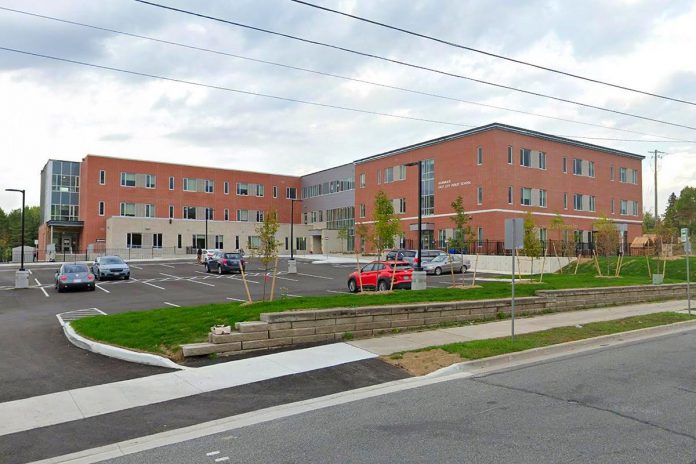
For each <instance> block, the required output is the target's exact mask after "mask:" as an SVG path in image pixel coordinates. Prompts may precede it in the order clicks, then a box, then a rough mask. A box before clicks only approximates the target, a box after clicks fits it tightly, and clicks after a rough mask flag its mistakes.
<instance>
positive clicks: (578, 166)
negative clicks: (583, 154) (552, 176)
mask: <svg viewBox="0 0 696 464" xmlns="http://www.w3.org/2000/svg"><path fill="white" fill-rule="evenodd" d="M573 175H574V176H581V175H582V160H581V159H578V158H573Z"/></svg>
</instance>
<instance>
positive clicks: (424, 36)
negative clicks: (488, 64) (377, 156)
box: [290, 0, 696, 106]
mask: <svg viewBox="0 0 696 464" xmlns="http://www.w3.org/2000/svg"><path fill="white" fill-rule="evenodd" d="M290 1H291V2H294V3H297V4H300V5H304V6H308V7H311V8H316V9H319V10H323V11H327V12H330V13H335V14H338V15H342V16H346V17H348V18H352V19H356V20H358V21H363V22H366V23H369V24H373V25H376V26H380V27H384V28H387V29H391V30H394V31H398V32H403V33H404V34H408V35H412V36H415V37H420V38H422V39H427V40H431V41H433V42H438V43H441V44H444V45H449V46H451V47H456V48H460V49H463V50H468V51H470V52H474V53H480V54H482V55H486V56H490V57H493V58H498V59H501V60H506V61H510V62H512V63H517V64H521V65H524V66H529V67H532V68H536V69H541V70H543V71H548V72H552V73H556V74H560V75H563V76H567V77H572V78H575V79H580V80H583V81H586V82H592V83H594V84H600V85H605V86H608V87H613V88H616V89H621V90H626V91H628V92H634V93H639V94H642V95H647V96H650V97H655V98H661V99H664V100H669V101H673V102H677V103H684V104H687V105H693V106H696V102H692V101H689V100H684V99H681V98H676V97H670V96H667V95H661V94H657V93H653V92H648V91H646V90H640V89H636V88H633V87H628V86H625V85H620V84H614V83H611V82H607V81H603V80H600V79H595V78H591V77H587V76H582V75H579V74H574V73H571V72H567V71H562V70H559V69H555V68H551V67H548V66H543V65H540V64H536V63H531V62H529V61H524V60H520V59H516V58H511V57H509V56H505V55H501V54H498V53H493V52H489V51H486V50H481V49H478V48H474V47H470V46H466V45H462V44H458V43H455V42H451V41H449V40H445V39H440V38H437V37H433V36H430V35H427V34H423V33H419V32H415V31H411V30H409V29H404V28H401V27H397V26H393V25H390V24H387V23H383V22H380V21H375V20H372V19H368V18H365V17H362V16H357V15H353V14H350V13H346V12H344V11H340V10H335V9H333V8H329V7H326V6H322V5H317V4H315V3H310V2H307V1H304V0H290Z"/></svg>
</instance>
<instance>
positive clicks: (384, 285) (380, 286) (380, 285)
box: [377, 280, 389, 292]
mask: <svg viewBox="0 0 696 464" xmlns="http://www.w3.org/2000/svg"><path fill="white" fill-rule="evenodd" d="M388 288H389V286H388V285H387V281H386V280H380V281H379V283H378V284H377V290H379V291H380V292H384V291H386V290H387V289H388Z"/></svg>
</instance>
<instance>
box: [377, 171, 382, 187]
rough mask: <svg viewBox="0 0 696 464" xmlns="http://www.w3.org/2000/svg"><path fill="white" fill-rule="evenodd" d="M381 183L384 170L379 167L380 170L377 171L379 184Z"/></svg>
mask: <svg viewBox="0 0 696 464" xmlns="http://www.w3.org/2000/svg"><path fill="white" fill-rule="evenodd" d="M381 183H382V170H381V169H379V170H378V171H377V185H379V184H381Z"/></svg>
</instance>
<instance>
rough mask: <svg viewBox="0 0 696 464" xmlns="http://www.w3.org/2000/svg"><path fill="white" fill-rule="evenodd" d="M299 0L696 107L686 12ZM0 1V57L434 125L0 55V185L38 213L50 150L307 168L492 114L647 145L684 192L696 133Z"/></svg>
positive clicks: (635, 109) (457, 69) (617, 104)
mask: <svg viewBox="0 0 696 464" xmlns="http://www.w3.org/2000/svg"><path fill="white" fill-rule="evenodd" d="M155 1H157V0H155ZM312 1H313V2H316V3H319V4H321V5H325V6H328V7H332V8H335V9H338V10H342V11H345V12H349V13H352V14H355V15H358V16H363V17H367V18H370V19H373V20H376V21H381V22H385V23H389V24H392V25H395V26H399V27H402V28H405V29H409V30H413V31H417V32H420V33H423V34H427V35H431V36H435V37H438V38H442V39H445V40H448V41H451V42H455V43H458V44H462V45H466V46H469V47H475V48H479V49H483V50H487V51H490V52H494V53H497V54H502V55H506V56H510V57H514V58H517V59H521V60H526V61H531V62H534V63H537V64H541V65H545V66H550V67H555V68H558V69H562V70H564V71H567V72H571V73H575V74H580V75H584V76H589V77H593V78H595V79H600V80H606V81H610V82H612V83H617V84H621V85H624V86H628V87H634V88H638V89H641V90H646V91H649V92H653V93H657V94H661V95H667V96H671V97H675V98H680V99H684V100H689V101H692V102H694V101H696V60H694V59H693V54H694V51H693V46H694V44H696V28H694V26H693V25H694V24H696V2H693V1H656V0H652V1H644V2H642V1H637V0H636V1H634V0H624V1H618V0H617V1H609V0H597V1H592V0H586V1H582V2H576V1H571V0H565V1H534V0H529V1H523V2H511V1H495V0H493V1H482V0H480V1H467V0H429V1H426V0H312ZM159 3H161V4H165V5H168V6H174V7H178V8H182V9H187V10H190V11H195V12H197V13H201V14H205V15H208V16H214V17H218V18H223V19H226V20H229V21H234V22H238V23H243V24H247V25H250V26H255V27H260V28H266V29H271V30H274V31H278V32H282V33H286V34H291V35H296V36H300V37H303V38H307V39H311V40H316V41H321V42H325V43H329V44H333V45H338V46H341V47H344V48H350V49H354V50H359V51H362V52H366V53H371V54H375V55H380V56H384V57H388V58H390V59H394V60H401V61H407V62H409V63H414V64H417V65H420V66H426V67H429V68H435V69H438V70H443V71H446V72H449V73H455V74H459V75H464V76H470V77H474V78H477V79H482V80H487V81H492V82H496V83H500V84H504V85H508V86H512V87H516V88H522V89H526V90H530V91H535V92H542V93H546V94H549V95H553V96H558V97H561V98H565V99H570V100H576V101H581V102H584V103H588V104H591V105H596V106H601V107H606V108H611V109H615V110H619V111H623V112H627V113H634V114H638V115H641V116H645V117H649V118H653V119H660V120H664V121H668V122H672V123H676V124H682V125H687V126H696V106H693V105H688V104H683V103H677V102H670V101H666V100H663V99H659V98H654V97H649V96H645V95H639V94H635V93H631V92H627V91H622V90H618V89H612V88H608V87H605V86H601V85H596V84H591V83H588V82H584V81H581V80H578V79H573V78H568V77H564V76H559V75H554V74H551V73H549V72H546V71H542V70H538V69H533V68H530V67H526V66H521V65H518V64H514V63H510V62H506V61H502V60H499V59H495V58H492V57H487V56H484V55H481V54H477V53H473V52H469V51H466V50H462V49H458V48H454V47H451V46H447V45H443V44H438V43H434V42H432V41H427V40H424V39H420V38H417V37H412V36H409V35H405V34H403V33H399V32H396V31H390V30H387V29H384V28H381V27H379V26H375V25H370V24H366V23H362V22H359V21H356V20H354V19H351V18H346V17H342V16H339V15H336V14H333V13H328V12H325V11H320V10H317V9H314V8H310V7H307V6H304V5H300V4H297V3H294V2H291V1H290V0H224V1H222V0H199V1H196V2H191V1H183V0H160V1H159ZM0 7H1V8H3V9H0V47H4V48H12V49H16V50H21V51H25V52H31V53H36V54H43V55H50V56H54V57H58V58H65V59H70V60H76V61H81V62H85V63H90V64H94V65H99V66H107V67H112V68H119V69H123V70H128V71H135V72H138V73H145V74H150V75H156V76H161V77H167V78H172V79H179V80H185V81H190V82H195V83H199V84H205V85H207V86H217V87H224V88H226V89H235V90H240V91H246V92H254V93H261V94H267V95H273V96H278V97H284V98H290V99H295V100H304V101H307V102H315V103H319V104H323V105H333V106H341V107H348V108H353V109H359V110H365V111H368V112H377V113H384V114H390V115H397V116H405V117H410V118H420V119H428V120H432V121H436V122H425V121H416V120H409V119H399V118H394V117H389V116H381V115H375V114H369V113H360V112H355V111H346V110H340V109H334V108H326V107H320V106H311V105H307V104H301V103H297V102H290V101H283V100H277V99H271V98H266V97H261V96H252V95H248V94H240V93H235V92H232V91H230V90H216V89H212V88H209V87H204V86H196V85H192V84H185V83H177V82H172V81H166V80H161V79H156V78H150V77H142V76H137V75H129V74H125V73H120V72H116V71H109V70H103V69H97V68H93V67H92V68H91V67H86V66H82V65H77V64H71V63H66V62H59V61H55V60H50V59H45V58H40V57H36V56H28V55H22V54H18V53H16V52H10V51H5V50H0V121H2V123H1V124H0V159H2V165H1V167H0V187H1V189H0V190H4V189H5V188H8V187H9V188H26V189H27V202H28V204H38V201H39V184H40V178H39V174H40V171H41V168H42V167H43V165H44V164H45V162H46V160H47V159H48V158H54V159H66V160H75V161H79V160H80V159H82V157H84V156H85V155H86V154H88V153H93V154H100V155H107V156H118V157H126V158H134V159H146V160H161V161H165V160H166V161H172V162H181V163H186V164H199V165H203V166H214V167H225V168H230V169H246V170H258V171H267V172H275V173H290V174H303V173H307V172H311V171H314V170H319V169H324V168H327V167H330V166H334V165H338V164H343V163H346V162H350V161H352V160H355V159H358V158H361V157H365V156H368V155H371V154H374V153H378V152H381V151H385V150H389V149H392V148H398V147H401V146H404V145H407V144H411V143H415V142H419V141H422V140H425V139H428V138H432V137H437V136H441V135H445V134H449V133H453V132H457V131H459V130H464V129H466V128H468V127H470V126H479V125H484V124H488V123H491V122H494V121H497V122H503V123H508V124H513V125H517V126H521V127H525V128H530V129H535V130H540V131H544V132H549V133H553V134H558V135H564V136H570V137H577V138H579V137H596V138H607V139H616V140H590V139H585V140H586V141H593V142H594V143H597V144H602V145H607V146H610V147H614V148H618V149H621V150H626V151H631V152H634V153H639V154H644V155H648V151H651V150H655V149H657V150H660V151H664V152H667V155H665V156H664V158H663V159H661V160H660V161H659V168H658V172H659V181H658V186H659V189H658V193H659V195H660V203H661V206H660V209H663V207H664V206H663V204H664V201H665V200H666V196H667V195H668V194H669V192H672V191H676V192H678V191H679V190H681V188H683V187H684V186H686V185H689V184H691V185H694V184H696V181H695V180H696V143H695V142H694V141H696V130H693V129H687V128H679V127H675V126H670V125H665V124H659V123H655V122H649V121H645V120H640V119H637V118H632V117H628V116H621V115H617V114H612V113H609V112H603V111H599V110H594V109H588V108H582V107H579V106H575V105H571V104H567V103H562V102H558V101H553V100H551V99H546V98H540V97H534V96H530V95H525V94H522V93H518V92H514V91H509V90H504V89H500V88H495V87H492V86H488V85H483V84H479V83H475V82H471V81H468V80H463V79H459V78H454V77H449V76H445V75H442V74H437V73H433V72H429V71H424V70H416V69H413V68H409V67H404V66H402V65H397V64H393V63H388V62H384V61H380V60H376V59H371V58H366V57H362V56H357V55H354V54H349V53H346V52H343V51H339V50H333V49H328V48H325V47H319V46H316V45H311V44H307V43H301V42H298V41H294V40H290V39H287V38H282V37H278V36H273V35H269V34H266V33H262V32H257V31H253V30H250V29H245V28H241V27H238V26H232V25H229V24H223V23H220V22H215V21H211V20H209V19H205V18H201V17H196V16H192V15H187V14H182V13H179V12H174V11H168V10H164V9H161V8H157V7H153V6H150V5H145V4H142V3H137V2H135V1H132V0H99V1H95V0H55V1H50V2H49V1H45V0H44V1H39V0H0ZM7 8H10V9H15V10H21V11H23V12H25V13H32V14H35V15H42V16H50V17H53V18H58V19H61V20H67V21H72V22H79V23H83V24H86V25H90V26H97V27H100V28H108V29H113V30H117V31H120V32H124V33H129V34H137V35H140V36H146V37H148V38H151V39H158V40H165V41H170V42H176V43H178V44H182V45H186V46H189V47H191V46H193V47H199V48H206V49H209V50H211V51H212V52H206V51H201V50H194V49H191V48H186V47H182V46H177V45H172V44H164V43H162V42H157V41H154V40H148V39H145V38H137V37H132V36H128V35H124V34H117V33H113V32H107V31H103V30H98V29H94V28H87V27H83V26H78V25H74V24H67V23H65V22H57V21H55V20H51V19H46V18H40V17H36V16H29V15H27V14H22V13H18V12H12V11H8V10H7ZM215 52H217V53H215ZM229 55H235V56H236V57H234V56H229ZM254 60H256V61H254ZM259 60H262V61H266V62H273V63H276V65H272V64H266V63H262V62H260V61H259ZM278 65H285V66H294V67H299V68H304V69H307V70H313V71H318V72H321V73H330V74H333V75H335V76H342V77H344V78H350V79H359V80H363V81H369V82H371V83H374V84H383V85H389V86H394V87H400V88H403V89H408V90H411V91H416V92H422V93H429V94H436V95H439V96H440V97H435V96H426V95H422V94H418V93H414V92H407V91H404V90H396V89H393V88H386V87H384V86H378V85H374V84H369V83H363V82H356V81H355V80H349V79H342V78H339V77H330V76H326V75H321V74H317V73H310V72H306V71H301V70H296V69H290V68H288V67H283V66H278ZM442 97H446V98H442ZM478 104H485V105H493V106H498V107H506V108H509V109H513V110H518V111H525V112H530V113H537V114H539V115H545V116H551V117H553V118H562V119H566V120H570V121H576V122H582V123H589V125H588V124H577V123H573V122H566V121H560V120H558V119H551V118H548V117H540V116H534V115H529V114H522V113H517V112H512V111H507V110H503V109H494V108H491V107H487V106H481V105H478ZM602 126H604V127H602ZM610 128H611V129H610ZM617 129H620V130H617ZM631 131H633V132H631ZM635 132H640V133H641V134H636V133H635ZM621 139H623V140H621ZM674 139H676V140H674ZM629 140H646V141H648V142H635V141H629ZM652 175H653V170H652V160H651V159H650V158H648V159H646V161H645V162H644V172H643V185H644V199H645V205H646V209H647V210H649V211H652V210H653V209H654V207H653V194H654V183H653V181H652ZM18 206H19V198H18V197H17V195H11V194H9V193H5V192H4V191H3V192H0V207H2V208H3V209H6V210H7V209H14V208H16V207H18Z"/></svg>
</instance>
